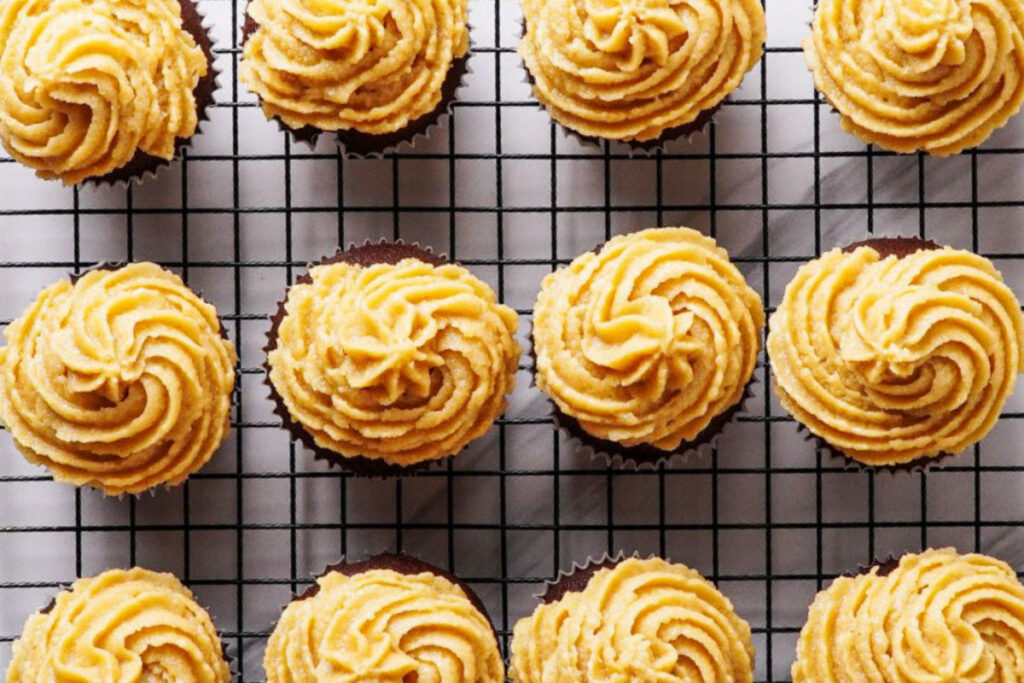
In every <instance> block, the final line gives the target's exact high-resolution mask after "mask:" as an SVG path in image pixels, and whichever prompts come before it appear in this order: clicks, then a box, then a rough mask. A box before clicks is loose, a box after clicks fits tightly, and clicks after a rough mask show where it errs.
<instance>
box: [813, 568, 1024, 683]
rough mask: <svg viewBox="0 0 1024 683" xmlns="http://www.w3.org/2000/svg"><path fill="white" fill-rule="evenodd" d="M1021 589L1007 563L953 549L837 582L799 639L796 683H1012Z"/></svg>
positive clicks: (1019, 640)
mask: <svg viewBox="0 0 1024 683" xmlns="http://www.w3.org/2000/svg"><path fill="white" fill-rule="evenodd" d="M1022 650H1024V586H1021V584H1020V581H1018V580H1017V575H1016V574H1015V573H1014V571H1013V569H1011V568H1010V566H1009V565H1007V564H1006V563H1005V562H1001V561H1000V560H996V559H994V558H991V557H986V556H985V555H959V554H957V552H956V551H955V550H954V549H952V548H945V549H942V550H926V551H925V552H923V553H920V554H916V555H904V556H903V557H902V558H901V559H900V561H899V565H898V566H897V567H896V568H895V569H893V570H892V571H891V572H889V573H887V574H886V573H884V572H881V571H879V568H878V567H873V568H872V569H871V570H870V571H868V572H867V573H865V574H861V575H858V576H854V577H841V578H838V579H836V580H835V581H834V582H833V583H832V585H831V586H829V588H828V589H826V590H824V591H822V592H820V593H818V595H817V597H816V598H815V599H814V604H812V605H811V608H810V612H809V614H808V616H807V623H806V624H805V625H804V627H803V630H802V631H801V632H800V638H799V640H798V641H797V658H796V662H795V663H794V664H793V681H794V683H816V682H817V681H849V682H850V683H856V682H859V681H865V682H866V681H879V682H881V683H897V682H899V683H925V681H928V682H929V683H935V682H936V681H942V682H947V681H948V682H949V683H954V682H955V681H956V682H958V681H1016V680H1020V678H1021V658H1020V653H1021V651H1022Z"/></svg>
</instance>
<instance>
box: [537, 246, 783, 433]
mask: <svg viewBox="0 0 1024 683" xmlns="http://www.w3.org/2000/svg"><path fill="white" fill-rule="evenodd" d="M533 315H534V318H533V320H534V323H533V342H534V350H535V352H536V356H537V386H538V387H540V389H541V390H542V391H544V392H545V393H547V394H548V395H549V396H550V397H551V398H552V399H553V400H554V402H555V404H556V405H557V406H558V408H559V410H561V411H562V412H563V413H565V414H566V415H568V416H570V417H572V418H574V419H575V420H577V421H578V422H579V423H580V425H581V426H582V427H583V429H584V430H586V431H587V432H588V433H589V434H591V435H593V436H595V437H598V438H600V439H607V440H610V441H615V442H618V443H620V444H622V445H625V446H635V445H640V444H649V445H652V446H655V447H657V448H660V449H663V450H666V451H668V450H672V449H675V448H677V447H678V446H679V445H680V444H681V443H682V442H684V441H689V440H692V439H694V438H695V437H696V436H697V435H698V434H700V432H701V431H702V430H703V429H704V428H705V427H707V426H708V424H709V423H710V422H711V420H712V419H714V418H715V417H717V416H718V415H720V414H721V413H723V412H724V411H726V410H727V409H729V408H730V407H732V406H733V405H735V404H736V403H738V402H739V401H740V400H741V399H742V397H743V392H744V389H745V385H746V384H747V381H748V380H749V379H750V377H751V375H752V373H753V371H754V366H755V363H756V360H757V353H758V350H759V348H760V345H761V330H762V328H763V327H764V309H763V307H762V304H761V299H760V297H759V296H758V294H757V292H755V291H754V290H753V289H751V288H750V287H749V286H748V285H747V283H746V282H745V281H744V279H743V275H742V274H741V273H740V271H739V270H738V269H737V268H736V266H734V265H733V264H732V263H731V262H730V261H729V255H728V254H727V253H726V252H725V250H724V249H722V248H721V247H719V246H717V245H716V244H715V241H714V240H712V239H711V238H709V237H705V236H703V235H701V234H700V233H698V232H697V231H695V230H691V229H689V228H652V229H648V230H642V231H640V232H636V233H633V234H630V235H622V236H618V237H614V238H612V239H611V240H610V241H608V242H607V243H606V244H605V245H604V246H603V247H601V249H600V250H598V251H597V252H587V253H586V254H583V255H582V256H579V257H578V258H576V259H575V260H574V261H573V262H572V263H571V264H570V265H569V266H568V267H566V268H562V269H559V270H557V271H555V272H554V273H551V274H550V275H548V276H547V277H545V278H544V281H543V283H542V284H541V291H540V294H539V296H538V297H537V304H536V306H535V307H534V312H533Z"/></svg>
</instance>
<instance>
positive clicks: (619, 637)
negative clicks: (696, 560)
mask: <svg viewBox="0 0 1024 683" xmlns="http://www.w3.org/2000/svg"><path fill="white" fill-rule="evenodd" d="M511 667H512V680H513V681H514V682H515V683H547V682H548V681H559V682H560V683H596V682H597V681H607V682H611V681H632V682H634V683H677V682H678V683H750V682H751V681H752V680H753V668H754V647H753V645H752V644H751V640H750V626H749V625H748V624H747V622H745V621H744V620H743V619H741V618H740V617H739V616H737V615H736V612H735V611H734V610H733V606H732V603H731V602H730V601H729V599H728V598H726V597H725V596H724V595H722V594H721V593H720V592H719V591H718V589H717V588H715V586H714V585H713V584H712V583H711V582H709V581H708V580H707V579H705V578H704V577H702V576H701V575H700V574H699V573H697V572H696V571H694V570H692V569H690V568H688V567H686V566H684V565H681V564H670V563H668V562H666V561H665V560H662V559H659V558H651V559H648V560H640V559H629V560H626V561H624V562H620V563H619V564H618V565H616V566H615V567H613V568H611V569H601V570H599V571H598V572H597V573H596V574H594V576H593V577H592V578H591V579H590V581H589V582H588V583H587V586H586V588H585V589H584V590H583V591H581V592H569V593H566V594H565V595H564V596H563V597H562V598H561V599H560V600H557V601H554V602H550V603H547V604H544V605H541V606H540V607H538V608H537V609H536V610H535V611H534V613H533V614H532V615H531V616H529V617H527V618H525V619H521V620H519V622H518V623H516V625H515V629H514V632H513V637H512V663H511Z"/></svg>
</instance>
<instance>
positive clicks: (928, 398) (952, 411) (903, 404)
mask: <svg viewBox="0 0 1024 683" xmlns="http://www.w3.org/2000/svg"><path fill="white" fill-rule="evenodd" d="M769 330H770V333H769V335H768V355H769V357H770V359H771V365H772V373H773V375H774V378H775V383H774V384H775V389H776V393H777V394H778V396H779V400H780V401H781V403H782V405H783V407H784V408H785V409H786V410H788V411H789V412H790V413H791V414H792V415H793V416H794V417H795V418H796V419H797V420H799V421H800V422H801V423H803V424H804V425H805V426H806V427H807V428H808V429H810V431H811V432H813V433H814V434H816V435H818V436H819V437H821V438H823V439H824V440H825V441H827V442H828V443H829V444H831V445H832V446H833V447H834V448H836V449H838V450H840V451H842V452H843V453H845V454H846V455H848V456H849V457H851V458H853V459H854V460H857V461H859V462H861V463H864V464H867V465H893V464H900V463H907V462H911V461H914V460H916V459H918V458H921V457H926V456H934V455H937V454H939V453H959V452H960V451H962V450H963V449H965V448H967V447H968V446H970V445H971V444H973V443H975V442H977V441H978V440H980V439H981V438H982V437H983V436H985V434H986V433H987V432H988V431H989V429H991V428H992V426H993V424H995V422H996V419H997V418H998V417H999V412H1000V410H1001V409H1002V407H1003V404H1004V403H1005V401H1006V399H1007V398H1008V397H1009V396H1010V394H1011V393H1012V392H1013V389H1014V385H1015V383H1016V381H1017V375H1018V373H1020V372H1021V370H1022V368H1021V360H1022V358H1021V354H1022V345H1024V341H1022V340H1024V321H1022V317H1021V313H1020V305H1019V303H1018V302H1017V299H1016V297H1014V295H1013V292H1012V291H1010V288H1009V287H1007V286H1006V284H1005V283H1004V282H1003V278H1002V275H1000V273H999V271H997V270H996V268H995V266H993V265H992V263H991V262H990V261H989V260H987V259H985V258H982V257H980V256H978V255H976V254H973V253H971V252H968V251H961V250H957V249H951V248H949V247H946V248H943V249H928V250H923V251H917V252H916V253H913V254H910V255H909V256H905V257H903V258H898V257H897V256H895V255H891V256H888V257H886V258H882V257H881V256H880V255H879V253H878V252H877V251H875V249H874V248H872V247H870V246H862V247H859V248H857V249H855V250H854V251H852V252H844V251H842V250H839V249H834V250H832V251H830V252H828V253H826V254H824V255H823V256H822V257H821V258H819V259H815V260H814V261H811V262H809V263H807V264H805V265H803V266H802V267H801V268H800V269H799V270H798V271H797V274H796V276H795V277H794V278H793V281H792V282H790V283H789V285H788V286H787V287H786V293H785V296H784V297H783V300H782V304H781V305H780V306H779V308H778V310H777V311H776V312H775V314H774V315H773V316H772V319H771V321H770V322H769Z"/></svg>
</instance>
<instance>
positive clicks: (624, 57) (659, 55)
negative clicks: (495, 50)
mask: <svg viewBox="0 0 1024 683" xmlns="http://www.w3.org/2000/svg"><path fill="white" fill-rule="evenodd" d="M523 15H524V18H525V31H524V34H523V38H522V40H521V41H520V43H519V54H520V55H522V57H523V61H524V62H525V63H526V68H527V70H528V71H529V73H530V76H531V80H532V81H533V91H534V94H535V95H536V97H537V99H538V100H540V102H541V104H543V105H544V106H545V107H546V108H547V110H548V112H549V113H550V114H551V116H552V117H553V118H554V119H555V120H556V121H558V122H559V123H561V124H562V125H564V126H566V127H567V128H570V129H572V130H574V131H576V132H577V133H580V134H582V135H584V136H589V137H596V138H605V139H611V140H629V141H638V142H643V141H647V140H652V139H655V138H658V137H659V136H660V135H661V134H662V133H663V132H665V131H666V130H668V129H672V128H680V127H683V126H687V125H688V124H691V123H694V122H695V121H697V119H698V117H699V116H700V114H701V113H702V112H707V111H710V110H712V109H713V108H714V107H716V106H718V104H719V103H721V101H722V100H724V99H725V97H726V95H728V94H729V93H731V92H732V91H734V90H735V89H736V88H737V87H739V85H740V82H741V81H742V80H743V77H744V76H745V75H746V73H747V72H748V71H750V69H752V68H753V67H754V65H755V64H756V63H757V61H758V60H759V59H760V58H761V52H762V43H764V37H765V17H764V10H763V9H762V7H761V4H760V2H758V1H757V0H523Z"/></svg>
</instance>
